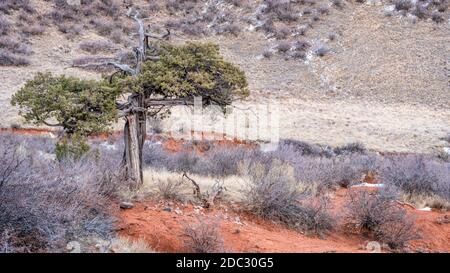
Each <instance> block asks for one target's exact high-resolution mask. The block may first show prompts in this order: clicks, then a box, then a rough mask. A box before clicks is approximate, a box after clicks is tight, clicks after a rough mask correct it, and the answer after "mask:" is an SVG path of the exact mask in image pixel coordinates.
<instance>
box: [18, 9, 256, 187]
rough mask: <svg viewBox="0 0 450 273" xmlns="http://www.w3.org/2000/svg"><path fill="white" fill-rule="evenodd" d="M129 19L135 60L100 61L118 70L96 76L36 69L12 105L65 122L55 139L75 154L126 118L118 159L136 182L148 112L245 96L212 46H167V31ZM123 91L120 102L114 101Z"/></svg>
mask: <svg viewBox="0 0 450 273" xmlns="http://www.w3.org/2000/svg"><path fill="white" fill-rule="evenodd" d="M132 18H133V19H134V20H135V21H136V23H137V26H138V34H139V45H138V47H135V48H134V49H133V51H134V55H135V63H134V64H133V65H130V64H121V63H117V62H114V61H111V62H108V63H104V64H105V65H111V66H113V67H115V68H116V69H117V72H115V73H113V74H112V75H111V76H110V77H107V78H103V79H102V80H100V81H88V80H81V79H77V78H74V77H66V76H54V75H52V74H50V73H38V74H37V75H36V77H35V78H34V79H32V80H30V81H28V82H27V83H26V84H25V86H24V87H22V88H21V89H20V90H19V91H18V92H17V93H16V94H14V95H13V97H12V100H11V102H12V104H13V105H18V106H19V107H20V109H21V110H20V114H21V115H22V116H23V117H24V118H25V120H26V121H28V122H31V123H33V124H35V125H47V126H60V127H62V128H63V132H64V137H63V140H64V141H60V143H63V144H64V145H67V144H68V143H70V145H71V146H70V147H71V148H72V150H73V151H80V150H79V147H80V145H85V143H84V142H83V140H84V139H85V138H86V137H87V136H89V135H91V134H93V133H97V132H102V131H105V130H107V129H108V128H110V126H111V125H112V124H113V123H114V122H116V121H117V120H118V119H119V118H124V120H125V125H124V141H125V151H124V157H123V159H124V160H123V163H124V167H125V170H126V174H127V178H128V179H129V180H131V181H133V182H134V185H139V184H141V183H142V179H143V177H142V150H143V145H144V141H145V139H146V120H147V116H148V115H152V116H155V115H157V114H158V113H161V112H162V111H163V110H164V109H168V108H170V107H172V106H176V105H193V102H194V97H196V96H198V97H201V98H202V105H203V106H207V105H211V104H214V105H218V106H220V107H222V109H225V107H226V106H227V105H230V104H231V103H232V102H233V101H234V100H236V99H240V98H244V97H246V96H247V95H248V88H247V81H246V78H245V74H244V72H243V71H242V70H241V69H239V68H238V67H237V66H235V65H233V64H231V63H229V62H227V61H225V60H224V59H223V57H222V56H221V55H220V52H219V48H218V46H217V45H214V44H208V43H207V44H200V43H186V44H184V45H171V44H169V43H168V42H167V41H166V40H168V38H169V37H170V31H167V33H166V34H165V35H162V36H156V35H154V34H151V33H148V32H146V30H145V26H144V23H143V21H142V20H141V19H139V13H137V12H136V13H135V14H134V16H133V17H132ZM97 65H98V64H97ZM123 95H125V96H126V97H127V100H126V101H125V102H124V101H120V100H119V96H123ZM77 148H78V149H77ZM84 150H85V149H81V152H82V151H84Z"/></svg>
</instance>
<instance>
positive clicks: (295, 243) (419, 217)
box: [119, 189, 450, 252]
mask: <svg viewBox="0 0 450 273" xmlns="http://www.w3.org/2000/svg"><path fill="white" fill-rule="evenodd" d="M346 191H347V190H345V189H342V190H339V191H337V192H336V194H335V195H334V197H333V198H332V203H333V204H334V208H333V212H334V213H339V211H340V210H341V208H342V204H343V203H344V199H345V195H346ZM175 206H176V205H175ZM165 207H166V206H165V204H163V203H156V202H152V201H147V202H143V203H138V204H136V206H135V208H133V209H131V210H125V211H121V212H120V215H119V217H120V218H121V222H122V223H121V226H120V232H119V233H120V235H122V236H126V237H131V238H143V239H144V240H146V241H147V242H148V243H149V245H150V246H151V247H153V248H154V249H155V250H156V251H161V252H183V251H186V249H184V245H183V241H184V240H185V239H186V237H185V236H184V235H183V227H184V226H185V225H186V224H187V223H193V222H195V221H197V217H198V212H196V211H198V208H195V207H193V206H192V205H187V206H181V205H180V206H179V208H180V210H179V211H175V210H174V208H175V207H174V206H171V207H172V211H171V212H167V211H164V210H163V209H164V208H165ZM406 209H407V210H408V212H409V213H410V214H412V215H413V216H414V217H415V219H416V226H417V227H418V229H419V230H420V231H421V236H422V239H420V240H415V241H413V242H411V243H410V244H409V246H408V247H407V248H406V249H405V250H403V251H424V252H450V223H449V221H448V220H445V221H443V219H450V214H449V213H447V214H446V213H442V212H435V211H431V212H426V211H418V210H414V209H411V208H406ZM177 212H178V213H177ZM203 212H204V213H205V214H206V215H208V216H216V215H221V217H222V218H221V219H222V221H221V226H220V231H221V234H222V236H223V238H224V243H225V247H226V250H227V251H231V252H370V251H371V250H367V249H366V245H367V243H368V242H369V241H371V239H369V238H365V237H363V236H361V235H358V234H348V233H346V232H345V231H344V230H342V229H341V228H338V229H337V230H336V231H334V232H332V233H331V234H329V235H328V236H326V238H325V239H320V238H318V237H310V236H306V235H304V234H301V233H299V232H296V231H294V230H290V229H287V228H285V227H283V226H280V225H278V224H275V223H271V222H268V221H263V220H261V219H256V218H254V217H252V216H250V215H246V214H242V213H237V212H233V211H232V209H231V207H229V206H222V207H220V208H217V209H214V210H209V211H207V210H202V211H201V212H200V213H203ZM445 217H447V218H445ZM382 251H383V252H385V251H389V249H388V248H384V247H383V249H382Z"/></svg>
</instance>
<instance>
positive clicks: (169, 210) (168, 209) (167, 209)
mask: <svg viewBox="0 0 450 273" xmlns="http://www.w3.org/2000/svg"><path fill="white" fill-rule="evenodd" d="M163 211H167V212H171V211H172V209H171V208H169V207H165V208H164V209H163Z"/></svg>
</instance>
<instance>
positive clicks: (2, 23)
mask: <svg viewBox="0 0 450 273" xmlns="http://www.w3.org/2000/svg"><path fill="white" fill-rule="evenodd" d="M11 26H12V24H11V22H10V21H8V20H7V19H6V18H2V17H0V34H1V35H6V34H8V32H9V31H10V30H11Z"/></svg>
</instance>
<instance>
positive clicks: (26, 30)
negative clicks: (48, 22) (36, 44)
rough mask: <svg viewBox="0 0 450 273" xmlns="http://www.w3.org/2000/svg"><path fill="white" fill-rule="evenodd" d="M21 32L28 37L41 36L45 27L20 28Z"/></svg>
mask: <svg viewBox="0 0 450 273" xmlns="http://www.w3.org/2000/svg"><path fill="white" fill-rule="evenodd" d="M22 32H23V33H25V34H29V35H42V34H43V33H44V32H45V27H43V26H40V25H38V26H28V27H25V28H22Z"/></svg>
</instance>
